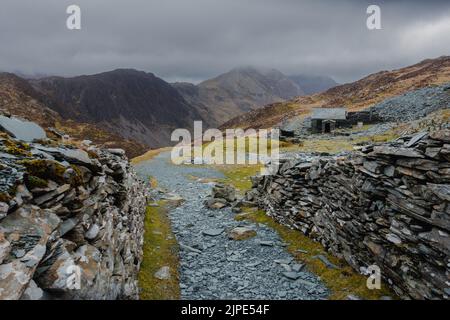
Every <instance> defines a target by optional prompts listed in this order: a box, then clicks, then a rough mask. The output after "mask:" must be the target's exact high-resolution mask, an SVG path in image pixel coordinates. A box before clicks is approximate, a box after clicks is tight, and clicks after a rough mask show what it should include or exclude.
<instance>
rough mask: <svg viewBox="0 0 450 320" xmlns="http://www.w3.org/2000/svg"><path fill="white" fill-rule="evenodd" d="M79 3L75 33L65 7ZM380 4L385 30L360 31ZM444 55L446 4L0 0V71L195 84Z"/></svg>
mask: <svg viewBox="0 0 450 320" xmlns="http://www.w3.org/2000/svg"><path fill="white" fill-rule="evenodd" d="M71 4H77V5H79V6H80V7H81V11H82V17H81V27H82V29H81V30H79V31H71V30H68V29H67V28H66V19H67V17H68V15H67V14H66V8H67V6H68V5H71ZM369 4H378V5H380V7H381V12H382V27H383V29H382V30H374V31H370V30H368V29H367V28H366V18H367V14H366V9H367V7H368V5H369ZM442 55H450V1H449V0H444V1H433V0H427V1H411V0H409V1H400V0H397V1H392V0H391V1H375V0H374V1H365V0H346V1H339V0H327V1H325V0H324V1H320V0H319V1H318V0H315V1H301V0H121V1H118V0H70V1H66V0H39V1H36V0H1V2H0V70H2V71H9V72H20V73H23V74H46V75H62V76H72V75H80V74H93V73H97V72H101V71H108V70H112V69H116V68H136V69H140V70H144V71H149V72H153V73H155V74H156V75H158V76H160V77H162V78H164V79H166V80H168V81H175V80H178V81H182V80H185V81H194V82H198V81H200V80H203V79H207V78H209V77H212V76H215V75H217V74H220V73H223V72H225V71H227V70H229V69H232V68H234V67H236V66H248V65H253V66H264V67H272V68H276V69H279V70H280V71H282V72H284V73H285V74H288V75H291V74H299V73H305V74H321V75H329V76H331V77H333V78H334V79H335V80H337V81H338V82H349V81H354V80H357V79H359V78H361V77H363V76H365V75H367V74H369V73H372V72H377V71H381V70H387V69H393V68H398V67H402V66H406V65H409V64H413V63H416V62H419V61H420V60H423V59H425V58H434V57H438V56H442Z"/></svg>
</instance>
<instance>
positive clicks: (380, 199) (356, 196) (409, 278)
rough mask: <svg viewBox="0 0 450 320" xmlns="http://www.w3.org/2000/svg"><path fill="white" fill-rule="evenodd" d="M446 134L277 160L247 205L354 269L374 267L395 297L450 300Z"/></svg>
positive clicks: (449, 147) (449, 151)
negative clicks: (255, 206) (252, 203)
mask: <svg viewBox="0 0 450 320" xmlns="http://www.w3.org/2000/svg"><path fill="white" fill-rule="evenodd" d="M449 160H450V130H441V131H437V132H432V133H427V132H423V133H419V134H416V135H414V136H408V137H403V138H400V139H397V140H396V141H394V142H392V143H390V144H385V145H371V146H366V147H364V148H363V149H362V150H361V152H360V153H358V154H353V155H350V156H343V157H334V158H333V157H329V158H324V157H316V158H315V159H312V160H304V159H303V160H302V159H297V160H284V161H282V165H281V166H280V167H279V169H278V171H277V173H276V174H274V175H272V176H265V177H255V178H254V179H253V183H254V186H253V189H252V190H251V191H250V192H249V193H248V194H247V199H248V200H253V201H256V202H257V203H258V204H259V206H261V207H262V208H264V209H265V210H266V211H267V214H269V215H270V216H273V217H274V218H275V219H277V220H278V221H279V222H281V223H282V224H284V225H287V226H289V227H291V228H295V229H298V230H299V231H301V232H303V233H304V234H306V235H308V236H310V237H312V238H314V239H316V240H317V241H320V242H321V243H322V244H323V245H324V246H325V247H326V248H328V249H329V251H330V252H332V253H333V254H334V255H336V256H338V257H340V258H342V259H345V260H346V261H347V262H348V263H349V264H350V265H351V266H352V267H354V268H355V269H356V270H359V271H361V272H362V273H364V272H365V270H366V268H367V267H368V266H370V265H374V264H375V265H378V266H379V267H380V268H381V273H382V276H383V278H384V279H385V280H386V281H387V283H388V284H389V285H390V286H391V287H392V288H393V290H394V291H395V292H396V293H397V294H398V295H399V296H400V297H402V298H414V299H449V297H450V286H449V279H450V236H449V232H450V216H449V215H450V163H449Z"/></svg>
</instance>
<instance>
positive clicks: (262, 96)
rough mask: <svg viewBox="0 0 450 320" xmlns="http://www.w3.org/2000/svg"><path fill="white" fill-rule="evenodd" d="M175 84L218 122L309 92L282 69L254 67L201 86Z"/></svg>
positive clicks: (184, 95) (217, 78) (193, 102)
mask: <svg viewBox="0 0 450 320" xmlns="http://www.w3.org/2000/svg"><path fill="white" fill-rule="evenodd" d="M173 86H174V87H175V88H176V89H178V91H179V92H180V93H181V94H182V95H183V97H184V98H185V99H186V100H187V101H188V102H189V103H190V104H191V105H193V106H196V108H197V109H198V110H201V111H200V112H201V113H202V114H203V115H204V116H205V117H206V118H208V120H209V121H210V122H212V124H215V125H219V124H222V123H224V122H225V121H227V120H229V119H231V118H233V117H235V116H237V115H239V114H242V113H244V112H247V111H250V110H253V109H256V108H259V107H262V106H264V105H266V104H269V103H274V102H280V101H285V100H287V99H291V98H293V97H296V96H300V95H304V94H305V93H304V92H303V90H302V89H301V87H300V86H299V85H298V84H297V83H295V82H294V81H292V80H291V79H289V78H288V77H287V76H285V75H284V74H283V73H281V72H280V71H278V70H275V69H261V68H254V67H244V68H235V69H233V70H231V71H229V72H227V73H224V74H222V75H219V76H218V77H216V78H213V79H209V80H206V81H204V82H202V83H200V84H199V85H197V86H196V85H193V84H189V83H174V84H173ZM205 113H207V114H205Z"/></svg>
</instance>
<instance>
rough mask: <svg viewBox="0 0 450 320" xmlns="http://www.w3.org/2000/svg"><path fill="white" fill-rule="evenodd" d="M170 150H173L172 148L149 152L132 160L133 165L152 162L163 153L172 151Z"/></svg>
mask: <svg viewBox="0 0 450 320" xmlns="http://www.w3.org/2000/svg"><path fill="white" fill-rule="evenodd" d="M170 150H171V148H161V149H154V150H150V151H147V152H146V153H144V154H143V155H141V156H139V157H136V158H133V159H131V164H133V165H136V164H139V163H141V162H144V161H149V160H152V159H153V158H154V157H156V156H157V155H158V154H160V153H161V152H165V151H170Z"/></svg>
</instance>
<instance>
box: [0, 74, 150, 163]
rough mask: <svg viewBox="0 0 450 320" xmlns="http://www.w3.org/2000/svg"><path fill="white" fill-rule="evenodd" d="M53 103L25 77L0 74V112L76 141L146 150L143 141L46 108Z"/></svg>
mask: <svg viewBox="0 0 450 320" xmlns="http://www.w3.org/2000/svg"><path fill="white" fill-rule="evenodd" d="M52 104H54V102H53V101H52V100H51V99H49V97H46V96H45V95H44V94H42V93H40V92H38V91H37V90H35V88H33V86H32V85H31V84H30V82H29V81H28V80H26V79H23V78H21V77H18V76H16V75H14V74H11V73H0V111H2V112H4V113H7V114H12V115H15V116H18V117H21V118H24V119H27V120H30V121H34V122H36V123H38V124H39V125H41V126H42V127H44V128H55V129H57V130H58V131H61V132H63V133H67V134H69V135H70V136H72V137H74V138H76V139H77V140H85V139H88V140H92V141H94V142H95V143H96V144H97V145H99V146H103V147H110V148H123V149H125V150H126V151H127V154H128V155H129V156H131V157H134V156H136V155H139V154H142V153H143V152H145V150H146V149H147V148H146V147H145V146H144V145H143V144H140V143H137V142H134V141H131V140H127V139H124V138H122V137H120V136H119V135H117V134H111V133H110V132H107V131H105V130H103V129H102V128H100V127H99V126H95V125H93V124H91V123H87V122H83V121H73V120H71V119H64V118H63V117H62V116H60V114H59V113H58V112H56V111H55V110H53V109H51V108H49V107H48V105H52Z"/></svg>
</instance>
